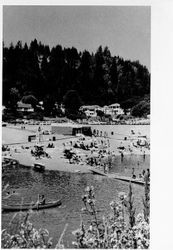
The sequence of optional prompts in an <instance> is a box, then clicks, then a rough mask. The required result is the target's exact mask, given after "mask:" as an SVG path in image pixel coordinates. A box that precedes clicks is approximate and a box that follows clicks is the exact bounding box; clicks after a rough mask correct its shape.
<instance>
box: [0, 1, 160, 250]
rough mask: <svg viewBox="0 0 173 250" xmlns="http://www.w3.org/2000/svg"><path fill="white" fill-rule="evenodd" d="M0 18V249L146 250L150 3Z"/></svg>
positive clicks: (39, 8)
mask: <svg viewBox="0 0 173 250" xmlns="http://www.w3.org/2000/svg"><path fill="white" fill-rule="evenodd" d="M2 19H3V25H2V26H3V31H2V39H1V40H2V146H1V147H2V173H1V182H2V185H1V189H2V190H1V193H2V200H1V208H2V210H1V211H2V213H1V248H3V249H9V248H18V249H20V248H27V249H30V248H32V249H36V248H46V249H47V248H51V249H55V248H56V249H59V248H65V249H68V248H70V249H71V248H78V249H79V248H89V249H94V248H96V249H111V248H114V249H149V248H150V119H151V117H150V113H151V107H150V106H151V91H150V90H151V6H149V5H143V6H142V5H139V6H137V5H134V6H132V5H129V6H128V5H122V6H120V5H119V6H118V5H117V6H116V5H113V6H109V5H104V6H103V5H32V4H31V5H3V6H2ZM162 117H163V114H162ZM151 183H152V175H151Z"/></svg>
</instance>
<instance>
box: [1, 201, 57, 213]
mask: <svg viewBox="0 0 173 250" xmlns="http://www.w3.org/2000/svg"><path fill="white" fill-rule="evenodd" d="M60 205H61V200H57V201H51V202H47V203H46V204H44V205H37V204H33V205H31V203H26V204H23V205H21V204H18V205H12V204H11V205H2V211H3V212H16V211H26V210H29V209H32V210H40V209H47V208H52V207H57V206H60Z"/></svg>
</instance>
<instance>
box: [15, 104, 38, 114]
mask: <svg viewBox="0 0 173 250" xmlns="http://www.w3.org/2000/svg"><path fill="white" fill-rule="evenodd" d="M17 111H20V112H34V109H33V108H32V105H31V104H27V103H23V102H18V103H17Z"/></svg>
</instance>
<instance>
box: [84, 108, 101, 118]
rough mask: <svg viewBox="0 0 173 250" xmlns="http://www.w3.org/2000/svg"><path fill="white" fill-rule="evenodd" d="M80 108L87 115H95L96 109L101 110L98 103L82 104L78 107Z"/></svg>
mask: <svg viewBox="0 0 173 250" xmlns="http://www.w3.org/2000/svg"><path fill="white" fill-rule="evenodd" d="M80 110H81V111H83V112H84V113H85V114H86V116H87V117H96V116H97V110H102V108H101V107H100V106H98V105H84V106H81V107H80Z"/></svg>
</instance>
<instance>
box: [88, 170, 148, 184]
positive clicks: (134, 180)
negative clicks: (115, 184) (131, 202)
mask: <svg viewBox="0 0 173 250" xmlns="http://www.w3.org/2000/svg"><path fill="white" fill-rule="evenodd" d="M90 171H91V172H92V173H93V174H98V175H102V176H105V177H108V178H111V179H116V180H120V181H125V182H131V183H134V184H138V185H144V181H143V180H141V179H134V178H131V177H128V176H121V175H118V174H106V173H104V172H103V171H101V170H98V169H94V168H90Z"/></svg>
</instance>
